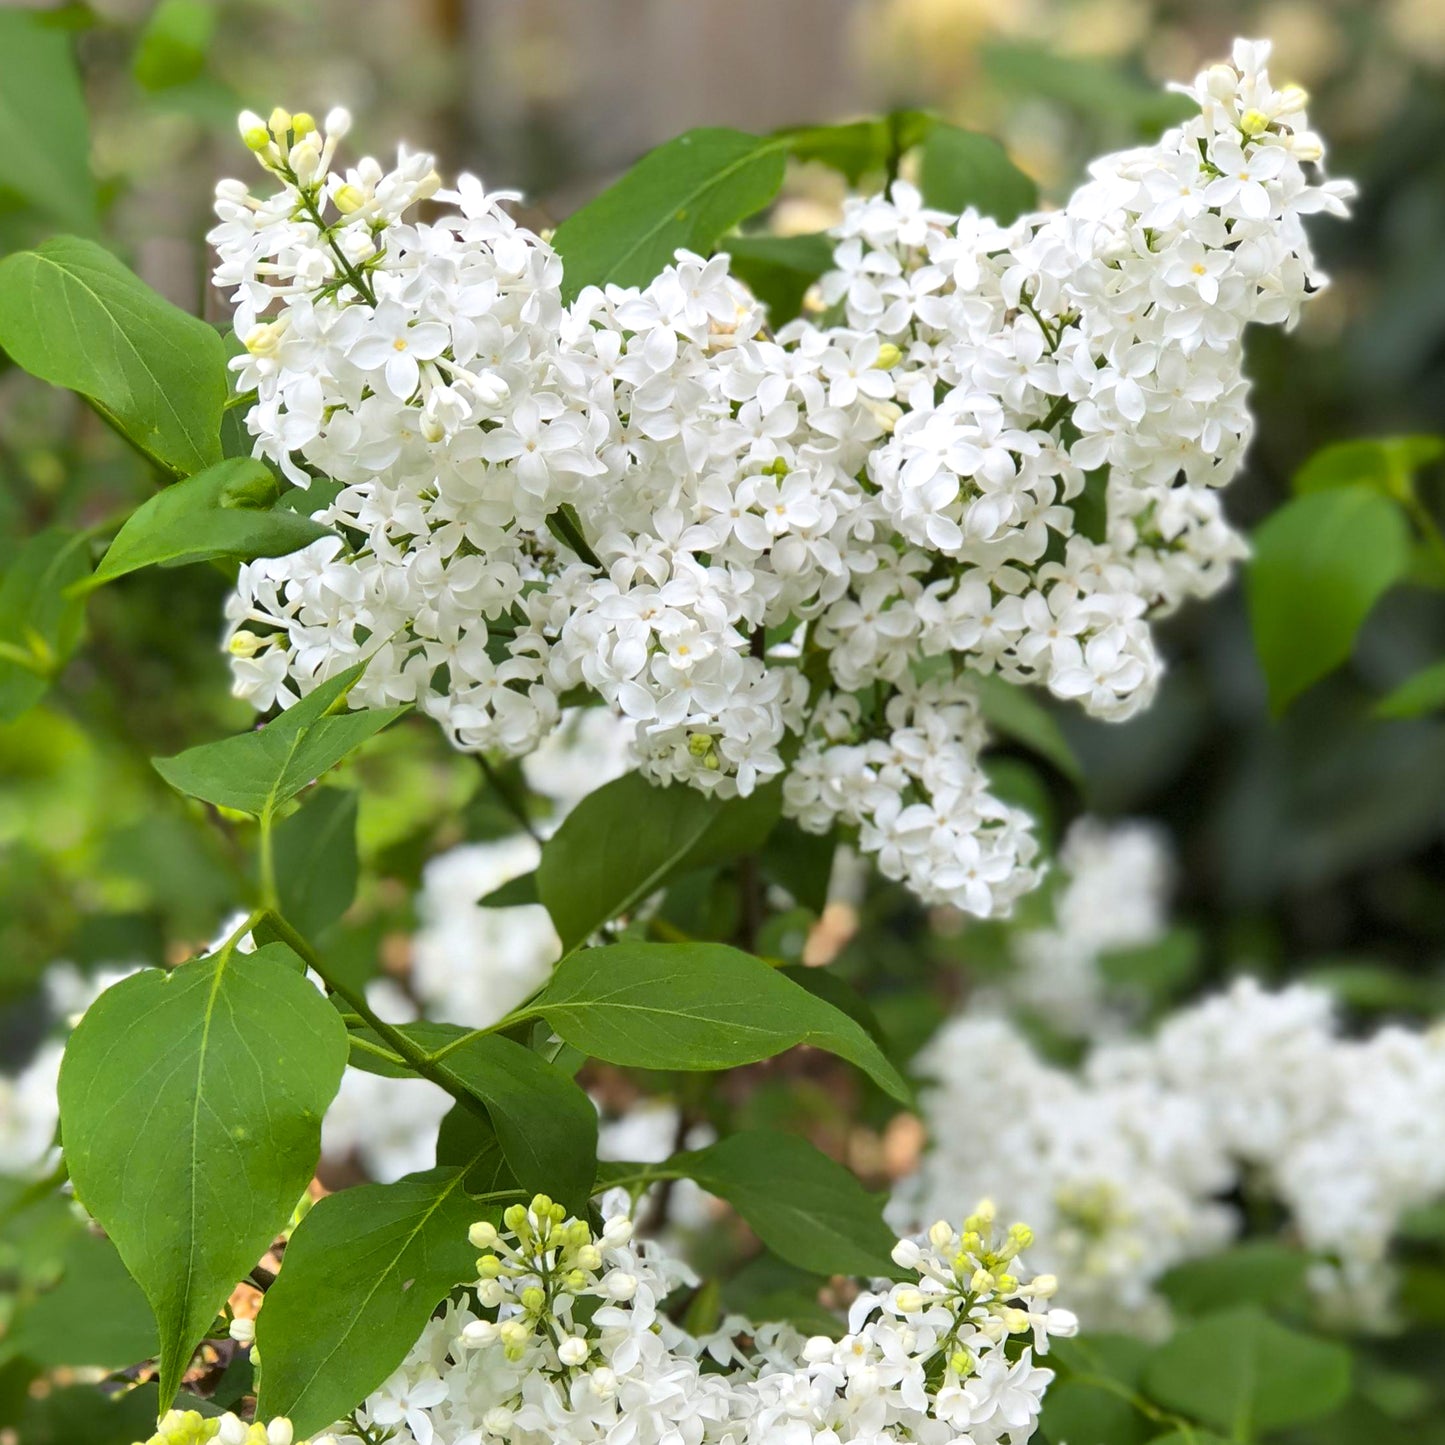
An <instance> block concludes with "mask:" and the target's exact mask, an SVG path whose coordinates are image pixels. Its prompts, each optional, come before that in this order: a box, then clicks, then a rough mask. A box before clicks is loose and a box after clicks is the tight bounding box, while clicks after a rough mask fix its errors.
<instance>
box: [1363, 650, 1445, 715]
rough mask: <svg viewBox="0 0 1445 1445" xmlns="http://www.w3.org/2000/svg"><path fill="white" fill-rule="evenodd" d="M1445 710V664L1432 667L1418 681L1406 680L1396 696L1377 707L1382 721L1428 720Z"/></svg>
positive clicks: (1394, 692) (1419, 675) (1388, 695)
mask: <svg viewBox="0 0 1445 1445" xmlns="http://www.w3.org/2000/svg"><path fill="white" fill-rule="evenodd" d="M1441 708H1445V662H1436V663H1432V664H1431V665H1430V666H1429V667H1426V668H1423V669H1421V671H1419V672H1417V673H1416V674H1415V675H1414V677H1409V678H1406V679H1405V681H1404V682H1402V683H1401V684H1400V685H1399V687H1397V688H1396V689H1395V690H1394V691H1393V692H1391V693H1388V694H1386V696H1385V697H1383V698H1381V699H1380V701H1379V702H1377V703H1376V704H1375V716H1376V717H1381V718H1391V719H1399V718H1412V717H1424V716H1425V714H1426V713H1431V712H1439V711H1440V709H1441Z"/></svg>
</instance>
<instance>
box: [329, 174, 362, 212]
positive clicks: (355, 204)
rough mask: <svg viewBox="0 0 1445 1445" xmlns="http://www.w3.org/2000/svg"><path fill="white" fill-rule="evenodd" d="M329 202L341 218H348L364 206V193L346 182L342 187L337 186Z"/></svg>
mask: <svg viewBox="0 0 1445 1445" xmlns="http://www.w3.org/2000/svg"><path fill="white" fill-rule="evenodd" d="M331 200H332V203H333V204H334V205H335V207H336V209H337V210H338V211H340V212H341V214H342V215H343V216H349V215H352V214H353V213H354V212H356V211H359V210H360V209H361V208H362V207H363V206H364V205H365V204H366V193H365V192H364V191H362V190H361V188H360V187H359V186H353V185H351V184H350V183H349V182H348V183H347V184H346V185H344V186H337V188H336V190H335V191H334V192H333V193H332V196H331Z"/></svg>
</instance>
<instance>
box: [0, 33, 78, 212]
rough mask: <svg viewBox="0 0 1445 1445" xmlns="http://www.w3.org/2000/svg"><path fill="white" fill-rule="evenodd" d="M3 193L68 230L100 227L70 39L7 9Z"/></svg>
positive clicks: (1, 36) (1, 86)
mask: <svg viewBox="0 0 1445 1445" xmlns="http://www.w3.org/2000/svg"><path fill="white" fill-rule="evenodd" d="M0 190H7V191H13V192H14V193H15V194H16V195H18V196H21V197H22V198H23V199H25V200H26V201H28V202H29V203H30V204H31V205H32V206H34V207H36V209H37V210H40V211H44V212H45V213H46V214H48V215H50V216H52V217H53V218H54V219H55V220H57V221H59V222H60V223H61V224H62V225H66V226H75V227H77V228H78V229H80V230H82V231H92V230H94V229H95V224H96V215H95V182H94V181H93V180H92V179H91V175H90V128H89V124H88V122H87V120H86V114H85V95H84V92H83V91H82V90H81V86H80V75H79V72H78V71H77V70H76V68H75V57H74V55H73V54H72V52H71V44H70V37H69V36H68V35H65V34H64V33H63V32H61V31H59V30H55V29H52V28H50V27H48V26H46V25H44V24H42V23H41V19H40V17H39V16H37V15H34V14H27V13H25V11H24V10H23V9H15V8H13V7H12V8H7V9H0Z"/></svg>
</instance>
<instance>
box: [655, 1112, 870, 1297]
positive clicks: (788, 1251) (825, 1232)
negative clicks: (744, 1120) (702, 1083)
mask: <svg viewBox="0 0 1445 1445" xmlns="http://www.w3.org/2000/svg"><path fill="white" fill-rule="evenodd" d="M666 1167H667V1168H669V1169H676V1170H678V1171H679V1172H681V1173H683V1174H685V1175H687V1177H688V1178H689V1179H692V1180H694V1181H695V1182H696V1183H698V1184H700V1185H701V1186H702V1187H703V1188H704V1189H705V1190H707V1192H708V1193H709V1194H715V1195H717V1197H718V1198H719V1199H725V1200H727V1202H728V1203H729V1204H731V1205H732V1206H733V1208H734V1209H736V1210H737V1212H738V1213H739V1214H741V1215H742V1217H743V1218H744V1219H745V1220H747V1222H748V1224H749V1225H750V1226H751V1227H752V1230H753V1232H754V1233H755V1234H756V1235H757V1236H758V1238H759V1239H761V1240H762V1242H763V1243H764V1244H766V1245H767V1247H768V1248H769V1249H771V1250H772V1251H773V1253H774V1254H777V1255H779V1256H780V1257H781V1258H783V1259H785V1260H787V1261H788V1263H789V1264H795V1265H797V1266H798V1268H800V1269H806V1270H809V1271H811V1272H812V1273H814V1274H822V1275H830V1274H859V1275H866V1276H875V1275H882V1276H893V1275H896V1274H897V1273H898V1267H897V1265H895V1264H894V1263H893V1258H892V1250H893V1246H894V1244H895V1243H896V1242H897V1237H896V1236H895V1235H894V1233H893V1231H892V1230H891V1229H889V1228H888V1226H887V1225H886V1224H885V1223H884V1222H883V1198H882V1196H881V1195H874V1194H870V1193H869V1192H868V1191H867V1190H866V1189H864V1188H863V1186H862V1185H861V1184H860V1183H859V1182H858V1180H857V1179H856V1178H855V1177H854V1175H853V1174H852V1173H850V1172H849V1171H848V1170H847V1169H845V1168H844V1167H843V1166H842V1165H841V1164H837V1163H835V1162H834V1161H833V1160H832V1159H830V1158H829V1157H828V1156H827V1155H826V1154H823V1153H820V1152H819V1151H818V1150H817V1149H815V1148H814V1147H813V1146H812V1145H811V1144H810V1143H808V1141H807V1140H806V1139H800V1138H798V1137H797V1136H796V1135H794V1134H781V1133H777V1132H775V1131H773V1130H770V1129H753V1130H748V1131H747V1132H745V1133H742V1134H733V1135H730V1136H729V1137H728V1138H726V1139H723V1140H721V1141H720V1142H719V1143H717V1144H712V1145H710V1146H709V1147H708V1148H706V1149H699V1150H697V1151H696V1152H694V1153H691V1154H678V1155H675V1156H674V1157H673V1158H672V1159H670V1160H668V1161H667V1166H666Z"/></svg>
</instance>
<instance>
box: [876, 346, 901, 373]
mask: <svg viewBox="0 0 1445 1445" xmlns="http://www.w3.org/2000/svg"><path fill="white" fill-rule="evenodd" d="M902 360H903V352H902V351H901V350H899V348H898V347H896V346H895V345H894V344H893V343H892V342H891V341H885V342H884V343H883V345H882V346H880V347H879V348H878V358H877V360H876V361H874V363H873V365H874V366H876V367H877V368H878V370H879V371H892V370H893V368H894V367H895V366H897V365H898V363H899V362H900V361H902Z"/></svg>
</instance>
